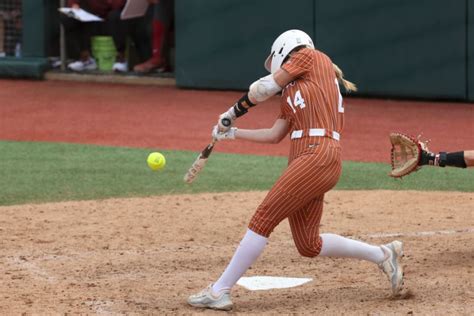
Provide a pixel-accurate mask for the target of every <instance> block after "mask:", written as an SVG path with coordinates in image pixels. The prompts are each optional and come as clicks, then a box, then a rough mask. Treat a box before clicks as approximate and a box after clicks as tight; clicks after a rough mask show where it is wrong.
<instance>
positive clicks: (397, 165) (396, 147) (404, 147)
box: [389, 133, 430, 178]
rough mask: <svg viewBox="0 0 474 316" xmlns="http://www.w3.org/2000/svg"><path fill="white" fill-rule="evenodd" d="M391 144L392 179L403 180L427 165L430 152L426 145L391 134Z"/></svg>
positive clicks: (411, 138) (416, 140)
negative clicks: (402, 178)
mask: <svg viewBox="0 0 474 316" xmlns="http://www.w3.org/2000/svg"><path fill="white" fill-rule="evenodd" d="M390 142H391V143H392V150H391V157H390V158H391V159H390V162H391V164H392V171H390V173H389V175H390V176H391V177H394V178H401V177H403V176H406V175H408V174H410V173H412V172H414V171H417V170H418V169H419V168H420V166H421V165H424V164H427V161H425V160H427V155H429V153H430V152H429V150H428V147H427V146H426V143H424V142H422V141H420V140H419V139H415V138H414V137H411V136H408V135H405V134H401V133H390Z"/></svg>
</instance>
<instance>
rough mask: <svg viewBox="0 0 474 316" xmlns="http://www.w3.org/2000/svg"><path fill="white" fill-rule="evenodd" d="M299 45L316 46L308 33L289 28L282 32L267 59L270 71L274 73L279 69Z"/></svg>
mask: <svg viewBox="0 0 474 316" xmlns="http://www.w3.org/2000/svg"><path fill="white" fill-rule="evenodd" d="M299 46H309V47H311V48H314V44H313V41H312V40H311V37H309V35H308V34H306V33H305V32H303V31H300V30H289V31H286V32H284V33H282V34H281V35H280V36H278V37H277V39H276V40H275V41H274V42H273V45H272V49H271V51H270V55H268V57H267V59H266V60H265V69H267V70H268V71H269V72H271V73H274V72H275V71H277V70H278V69H279V68H280V67H281V64H282V63H283V60H285V58H286V56H288V54H289V53H290V52H291V51H292V50H293V49H295V48H296V47H299Z"/></svg>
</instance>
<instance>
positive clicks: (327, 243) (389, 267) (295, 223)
mask: <svg viewBox="0 0 474 316" xmlns="http://www.w3.org/2000/svg"><path fill="white" fill-rule="evenodd" d="M323 197H324V195H320V196H318V197H317V198H315V199H314V200H313V201H311V202H310V203H309V204H308V205H307V206H305V207H303V208H302V209H300V210H298V211H297V212H295V213H293V214H292V215H291V216H290V217H289V218H288V220H289V222H290V228H291V232H292V234H293V240H294V241H295V244H296V248H297V249H298V251H299V253H300V254H301V255H302V256H306V257H315V256H317V255H320V256H322V257H336V258H355V259H361V260H366V261H370V262H373V263H376V264H377V265H378V266H379V267H380V268H381V269H382V270H383V271H384V272H385V274H387V276H388V277H389V280H390V283H391V286H392V291H393V293H394V294H397V293H398V292H399V291H400V290H401V287H402V285H403V270H402V267H401V265H400V262H399V261H400V258H401V256H402V255H403V253H402V244H401V242H399V241H394V242H392V243H389V244H387V245H382V246H378V245H377V246H375V245H370V244H367V243H364V242H362V241H358V240H354V239H350V238H345V237H342V236H340V235H336V234H321V235H320V234H319V226H320V222H321V216H322V211H323Z"/></svg>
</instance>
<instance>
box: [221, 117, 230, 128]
mask: <svg viewBox="0 0 474 316" xmlns="http://www.w3.org/2000/svg"><path fill="white" fill-rule="evenodd" d="M221 124H222V125H224V126H225V127H229V126H230V125H231V124H232V122H231V120H230V119H228V118H226V117H224V118H223V119H221Z"/></svg>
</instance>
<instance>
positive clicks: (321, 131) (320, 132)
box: [291, 128, 341, 141]
mask: <svg viewBox="0 0 474 316" xmlns="http://www.w3.org/2000/svg"><path fill="white" fill-rule="evenodd" d="M305 134H306V135H303V130H297V131H293V132H292V133H291V139H297V138H301V137H303V136H319V137H324V136H327V137H330V138H332V139H335V140H337V141H338V140H339V139H340V138H341V135H340V134H339V133H338V132H335V131H328V130H327V129H325V128H310V129H309V130H308V132H307V133H305Z"/></svg>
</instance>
